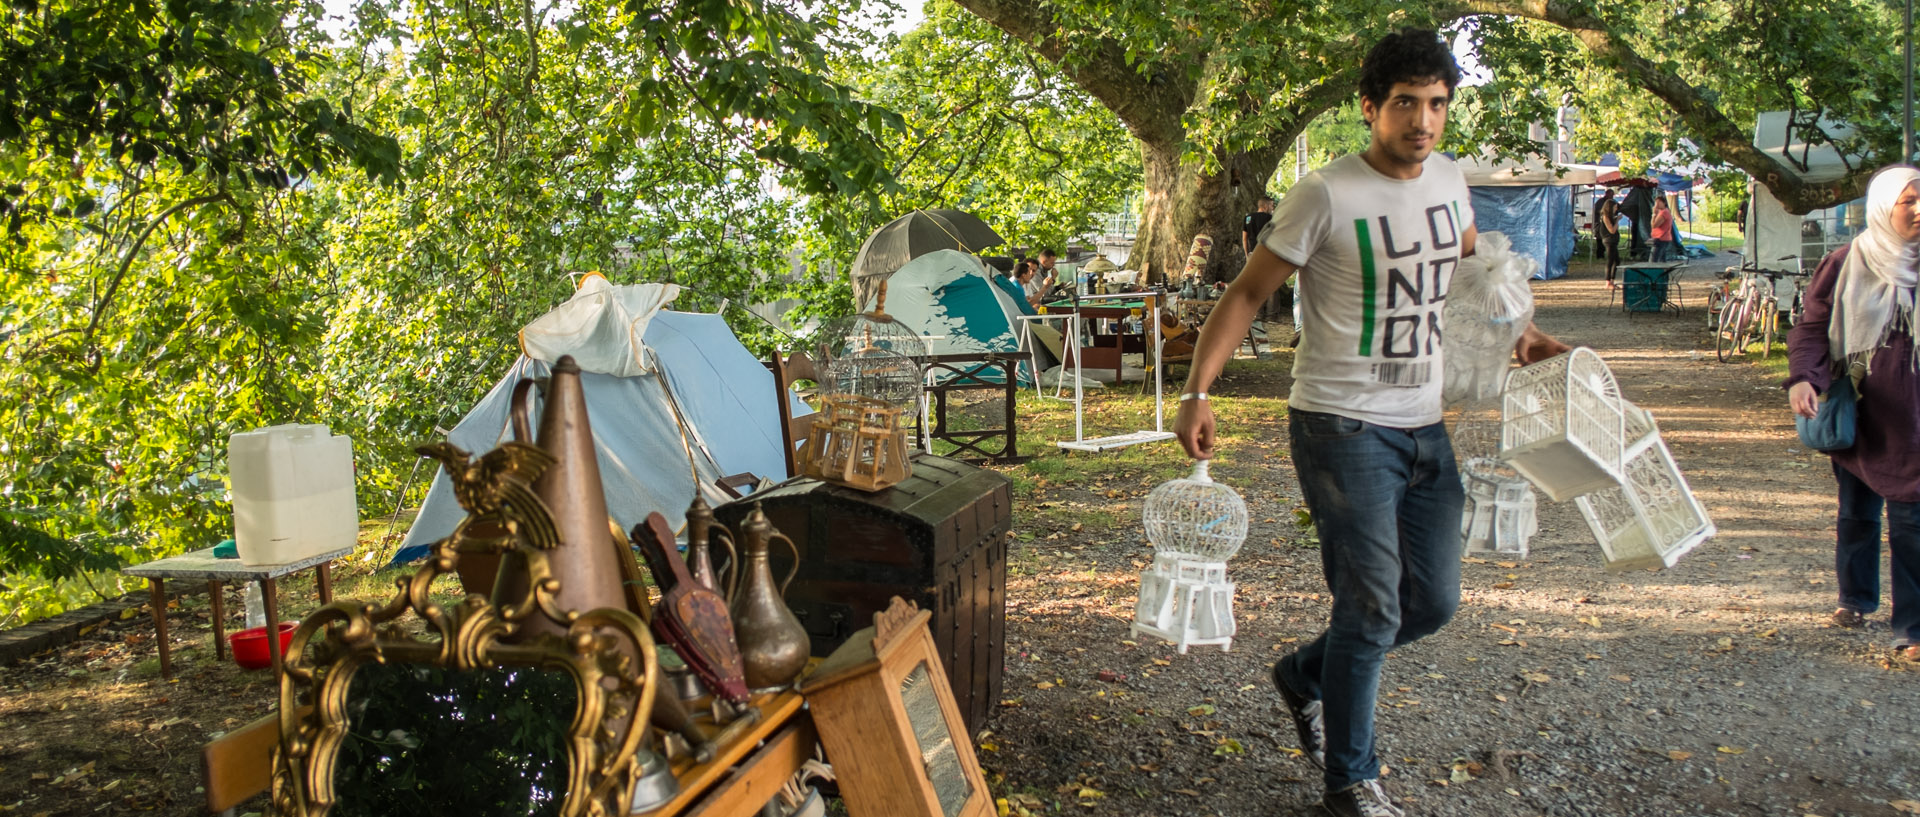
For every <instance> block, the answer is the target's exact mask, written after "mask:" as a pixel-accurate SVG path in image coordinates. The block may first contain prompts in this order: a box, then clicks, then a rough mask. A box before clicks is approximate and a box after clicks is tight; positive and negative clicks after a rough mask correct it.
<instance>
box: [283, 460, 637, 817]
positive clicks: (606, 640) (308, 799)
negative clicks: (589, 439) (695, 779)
mask: <svg viewBox="0 0 1920 817" xmlns="http://www.w3.org/2000/svg"><path fill="white" fill-rule="evenodd" d="M448 448H449V449H451V452H452V453H457V454H458V457H459V459H460V460H462V461H464V460H465V459H466V453H465V452H461V451H458V449H452V448H451V446H448ZM531 448H533V447H532V446H522V445H520V444H518V443H506V444H504V445H503V446H502V447H501V448H499V449H495V451H494V452H490V453H489V454H488V455H487V456H486V457H485V458H483V460H495V459H496V455H497V454H501V453H502V452H505V454H506V456H507V457H508V458H518V459H519V460H520V461H521V462H520V466H521V467H520V471H521V473H505V474H502V473H500V472H499V471H498V470H496V472H494V473H491V474H487V475H486V477H487V479H489V480H491V482H492V483H493V484H492V485H490V486H489V485H483V486H480V488H481V489H482V493H484V494H487V496H482V497H480V500H479V501H476V502H471V503H470V502H469V501H468V500H471V499H475V497H476V496H478V495H477V494H474V493H472V492H471V491H463V490H462V489H472V488H474V485H472V484H461V485H457V487H456V494H459V495H460V496H461V499H462V500H463V501H462V502H461V504H462V505H463V506H466V507H467V510H468V512H469V513H468V516H467V518H466V519H465V520H464V521H462V522H461V523H460V525H459V526H458V527H456V528H455V530H454V533H453V534H452V535H451V536H449V537H448V538H446V539H443V540H441V541H439V542H437V543H435V544H434V546H433V551H432V555H430V556H429V557H428V559H427V561H426V563H425V564H423V565H421V567H420V568H419V569H418V570H416V571H415V572H414V573H413V574H412V575H411V576H410V577H406V578H402V579H400V580H398V581H397V582H396V585H397V587H398V592H397V593H396V594H395V595H394V597H393V598H392V599H391V600H390V601H389V602H388V603H387V604H386V605H384V606H376V605H373V604H365V603H354V602H334V603H332V604H328V605H326V606H324V607H321V608H320V609H319V610H317V611H315V612H314V613H313V614H311V615H309V616H307V618H306V619H305V620H303V621H302V622H301V623H300V627H299V629H298V630H296V631H295V632H294V634H293V638H292V641H291V643H290V644H289V645H288V647H287V652H286V658H285V667H286V669H285V672H284V673H283V674H282V675H281V676H280V713H279V714H280V743H279V746H278V748H277V750H276V752H275V755H274V770H273V788H272V801H273V808H274V811H275V812H276V813H278V814H281V815H288V816H289V817H325V815H326V814H327V813H328V812H329V810H330V809H331V808H332V807H333V805H334V803H335V802H336V801H337V800H338V799H339V798H338V796H337V792H336V791H335V788H334V764H335V762H336V761H337V760H338V759H339V757H340V750H341V748H342V745H343V743H344V742H345V740H346V739H347V737H348V732H349V728H350V725H351V724H350V717H349V715H348V705H349V703H350V697H349V688H350V686H351V685H352V682H353V678H354V675H355V674H356V672H357V670H359V669H360V667H362V666H364V665H366V664H368V663H398V664H416V665H432V666H438V667H443V668H447V669H454V670H468V671H470V670H477V669H489V668H495V667H524V668H533V669H547V670H560V671H563V672H565V673H567V674H568V675H569V676H570V677H571V678H572V680H573V682H574V687H575V691H576V693H577V703H576V706H575V709H574V713H573V718H572V721H571V722H570V723H568V724H566V727H565V728H566V745H567V758H566V768H567V789H566V794H565V797H564V799H563V800H562V804H561V808H560V814H561V815H562V817H616V816H618V815H625V814H626V811H627V809H626V805H627V803H628V801H629V798H630V797H631V794H632V789H633V784H634V782H635V780H636V779H637V777H638V774H639V765H638V764H637V763H636V762H635V759H634V758H635V752H636V750H637V749H638V748H639V747H640V742H641V739H642V737H643V734H644V732H645V730H646V725H647V718H646V713H648V712H651V711H652V709H653V697H654V695H655V693H656V687H657V686H658V683H657V680H658V665H657V658H656V656H655V652H654V642H653V638H652V637H651V636H650V635H649V634H648V632H647V627H646V625H645V624H644V623H643V622H642V621H641V620H640V618H639V617H638V616H636V615H634V614H633V613H632V612H629V611H627V610H624V609H615V608H599V609H595V610H590V611H585V612H579V611H571V610H560V609H557V607H556V604H555V601H554V597H555V594H556V593H557V592H558V591H559V587H560V585H559V581H558V580H556V579H554V578H553V576H552V573H551V571H550V570H549V567H548V562H547V552H548V551H549V550H550V549H551V548H553V547H555V546H557V545H558V544H559V543H558V541H557V539H554V538H553V534H552V530H553V526H552V522H551V517H550V516H549V515H548V513H547V510H546V508H545V507H544V504H542V503H540V501H539V499H538V498H537V497H535V496H533V495H532V493H531V491H529V490H525V488H526V485H527V484H528V483H530V482H532V480H533V477H534V476H536V475H537V474H538V472H539V471H540V470H544V467H545V465H546V464H547V463H550V462H551V459H550V458H547V459H545V460H544V461H542V459H541V458H543V457H545V453H544V452H540V451H538V449H533V451H532V452H529V451H525V450H516V449H531ZM422 453H426V452H425V451H424V450H423V452H422ZM481 462H482V460H475V461H474V463H475V465H476V467H478V465H479V464H480V463H481ZM528 463H531V465H528ZM495 464H496V465H498V462H496V463H495ZM504 470H506V471H508V472H511V471H512V470H513V468H512V467H511V466H509V467H508V468H506V469H504ZM448 472H449V473H450V474H453V475H454V479H455V481H456V483H462V482H468V480H465V479H462V476H461V475H460V474H459V472H458V469H455V468H449V469H448ZM472 475H473V473H472V472H471V471H470V472H469V473H468V475H467V476H468V477H472ZM488 499H491V500H493V501H492V502H491V503H490V502H488V501H487V500H488ZM483 531H484V532H488V533H489V534H491V535H482V533H481V532H483ZM463 553H472V554H476V555H477V554H483V553H491V554H498V555H499V556H500V558H501V559H502V562H503V563H506V562H513V563H514V564H515V565H516V567H521V568H524V570H525V573H526V576H527V579H528V581H527V583H526V586H527V587H528V588H529V590H528V592H526V594H525V597H524V598H522V599H518V600H495V601H489V600H488V599H486V598H484V597H482V596H480V595H479V594H469V595H468V596H467V597H466V598H465V599H463V600H461V601H460V602H458V603H457V604H454V605H453V606H451V607H449V606H446V605H443V604H441V603H440V602H439V601H436V600H434V599H433V598H432V597H431V596H430V595H429V590H430V588H431V587H432V585H433V583H434V581H435V580H436V579H438V578H439V577H441V576H444V575H448V574H451V573H453V572H454V570H455V566H456V565H457V564H458V563H459V560H460V556H461V555H462V554H463ZM503 567H504V564H503ZM496 601H498V602H501V603H496ZM409 612H410V613H412V614H413V616H412V618H413V619H417V620H418V622H420V623H421V624H423V625H424V626H423V627H412V628H409V627H408V626H407V624H408V623H409V619H408V618H407V614H408V613H409ZM535 619H545V622H542V623H543V624H544V623H548V622H550V623H551V624H557V625H559V627H560V628H563V635H551V634H535V632H537V631H523V630H526V629H527V628H526V625H527V624H528V623H530V622H533V621H534V620H535ZM542 629H547V630H551V629H553V628H552V627H544V628H542ZM410 630H417V631H422V632H419V633H418V634H416V633H414V632H410ZM449 748H450V750H452V751H462V750H464V748H465V747H449ZM446 784H447V785H450V786H457V785H459V781H446Z"/></svg>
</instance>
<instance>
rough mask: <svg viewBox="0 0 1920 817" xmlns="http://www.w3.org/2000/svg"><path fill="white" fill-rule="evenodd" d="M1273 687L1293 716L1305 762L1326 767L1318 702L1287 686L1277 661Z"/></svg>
mask: <svg viewBox="0 0 1920 817" xmlns="http://www.w3.org/2000/svg"><path fill="white" fill-rule="evenodd" d="M1282 660H1284V659H1282ZM1273 688H1274V689H1277V690H1279V691H1280V702H1281V703H1284V704H1286V705H1287V714H1288V715H1291V716H1292V717H1293V731H1294V733H1295V734H1297V735H1298V736H1299V737H1300V750H1301V751H1302V752H1305V753H1306V755H1305V756H1306V758H1307V762H1308V763H1312V764H1313V765H1314V766H1315V767H1318V768H1321V769H1325V768H1327V726H1326V722H1325V721H1324V720H1322V719H1321V717H1320V702H1319V701H1318V700H1308V699H1307V698H1306V697H1305V696H1303V695H1301V694H1299V693H1297V692H1294V691H1293V688H1292V687H1289V686H1287V681H1286V679H1284V678H1281V677H1280V662H1278V661H1276V662H1274V664H1273Z"/></svg>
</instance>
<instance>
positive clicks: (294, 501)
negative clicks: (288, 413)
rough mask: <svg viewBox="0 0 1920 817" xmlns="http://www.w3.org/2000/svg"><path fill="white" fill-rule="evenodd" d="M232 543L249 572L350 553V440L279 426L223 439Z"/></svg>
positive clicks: (354, 531) (356, 519)
mask: <svg viewBox="0 0 1920 817" xmlns="http://www.w3.org/2000/svg"><path fill="white" fill-rule="evenodd" d="M227 470H228V472H229V474H230V476H231V479H232V482H231V487H232V490H233V539H234V544H235V545H236V546H237V548H238V549H239V551H240V561H241V563H243V564H248V565H270V564H286V563H288V562H296V561H299V560H301V559H306V558H309V557H312V556H317V555H319V554H322V553H326V552H328V551H332V550H339V549H341V548H350V547H353V545H354V542H355V539H356V537H357V535H358V533H359V528H360V512H359V506H358V504H357V503H356V502H355V500H354V495H353V441H352V440H349V439H347V438H346V437H344V436H335V435H334V434H332V433H331V432H329V431H328V430H327V427H326V426H323V425H284V426H269V427H267V428H260V429H254V430H253V431H243V432H240V433H238V434H234V435H233V436H231V437H229V438H227Z"/></svg>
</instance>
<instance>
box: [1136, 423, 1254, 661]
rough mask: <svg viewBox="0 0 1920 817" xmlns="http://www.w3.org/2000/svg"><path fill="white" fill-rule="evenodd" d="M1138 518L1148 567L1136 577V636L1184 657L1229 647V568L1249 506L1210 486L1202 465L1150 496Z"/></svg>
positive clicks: (1203, 462) (1226, 490)
mask: <svg viewBox="0 0 1920 817" xmlns="http://www.w3.org/2000/svg"><path fill="white" fill-rule="evenodd" d="M1142 516H1143V517H1144V521H1145V524H1146V529H1147V541H1149V542H1152V543H1153V548H1154V554H1153V565H1152V566H1151V567H1148V568H1147V569H1146V570H1145V571H1144V572H1142V573H1141V574H1140V600H1139V602H1137V603H1136V604H1135V605H1134V611H1133V632H1134V633H1135V634H1140V633H1147V634H1149V635H1154V636H1158V637H1160V638H1164V639H1166V640H1168V641H1171V642H1173V643H1175V644H1176V645H1178V646H1179V647H1180V652H1182V653H1184V652H1186V651H1187V648H1188V647H1190V646H1193V645H1195V644H1200V645H1207V644H1218V645H1220V649H1222V650H1226V649H1230V648H1232V646H1233V636H1234V633H1235V632H1236V630H1237V627H1236V625H1235V624H1234V620H1233V583H1232V582H1229V581H1227V560H1228V559H1231V558H1233V555H1234V554H1235V553H1238V552H1239V551H1240V544H1241V542H1243V541H1245V540H1246V537H1247V503H1246V502H1245V501H1244V500H1242V499H1241V498H1240V495H1239V494H1237V493H1234V490H1233V489H1232V488H1229V487H1227V486H1225V485H1222V484H1220V483H1218V482H1214V481H1213V478H1212V476H1211V475H1209V474H1208V472H1207V461H1206V460H1201V461H1200V462H1199V463H1198V464H1196V465H1195V466H1194V468H1193V474H1192V475H1191V476H1189V477H1186V478H1184V479H1174V480H1168V481H1166V482H1164V483H1161V484H1160V485H1159V487H1156V488H1154V489H1153V492H1152V493H1149V494H1148V495H1147V501H1146V505H1145V508H1144V509H1143V511H1142Z"/></svg>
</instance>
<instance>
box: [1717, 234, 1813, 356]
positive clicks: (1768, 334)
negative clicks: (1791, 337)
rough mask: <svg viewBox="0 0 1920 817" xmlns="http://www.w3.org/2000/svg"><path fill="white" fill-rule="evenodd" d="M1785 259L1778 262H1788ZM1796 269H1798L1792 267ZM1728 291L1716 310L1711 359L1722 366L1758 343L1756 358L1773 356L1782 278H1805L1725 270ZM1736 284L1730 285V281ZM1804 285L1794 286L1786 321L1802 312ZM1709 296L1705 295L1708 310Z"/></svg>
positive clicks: (1783, 272) (1798, 274) (1796, 274)
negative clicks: (1729, 359) (1718, 315)
mask: <svg viewBox="0 0 1920 817" xmlns="http://www.w3.org/2000/svg"><path fill="white" fill-rule="evenodd" d="M1794 257H1795V256H1786V257H1785V258H1782V259H1781V260H1783V261H1784V260H1788V259H1792V258H1794ZM1795 266H1796V268H1797V267H1798V265H1795ZM1725 277H1726V278H1727V279H1728V283H1729V286H1730V288H1731V291H1730V292H1729V291H1724V290H1722V292H1724V294H1723V295H1722V299H1723V300H1722V302H1721V303H1722V305H1721V308H1720V321H1719V323H1718V325H1716V326H1715V327H1714V339H1713V351H1714V356H1715V357H1717V358H1719V359H1720V361H1721V362H1722V363H1724V362H1726V360H1727V358H1730V357H1732V356H1734V355H1737V354H1741V353H1743V352H1745V351H1746V350H1747V347H1748V346H1750V345H1752V343H1753V342H1754V340H1756V339H1758V340H1759V341H1760V356H1761V357H1762V358H1766V357H1771V356H1772V355H1773V339H1774V337H1775V336H1776V335H1778V334H1779V333H1780V312H1781V309H1780V301H1779V298H1778V297H1777V295H1776V293H1777V292H1778V291H1779V282H1780V279H1782V278H1805V277H1806V273H1804V272H1799V271H1797V269H1796V271H1792V272H1789V271H1786V270H1768V269H1754V268H1747V267H1744V266H1743V267H1742V268H1741V269H1740V270H1739V271H1738V272H1737V273H1736V272H1734V271H1731V270H1729V271H1728V273H1727V275H1726V276H1725ZM1736 279H1737V281H1738V283H1737V284H1734V283H1733V281H1734V280H1736ZM1804 289H1805V286H1804V284H1802V285H1797V286H1796V287H1795V291H1794V301H1795V303H1794V306H1793V307H1792V310H1791V311H1790V320H1791V319H1797V318H1798V316H1799V311H1798V310H1800V309H1803V308H1804V306H1803V302H1804V296H1803V295H1802V293H1803V291H1804ZM1711 302H1712V293H1709V308H1711Z"/></svg>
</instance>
